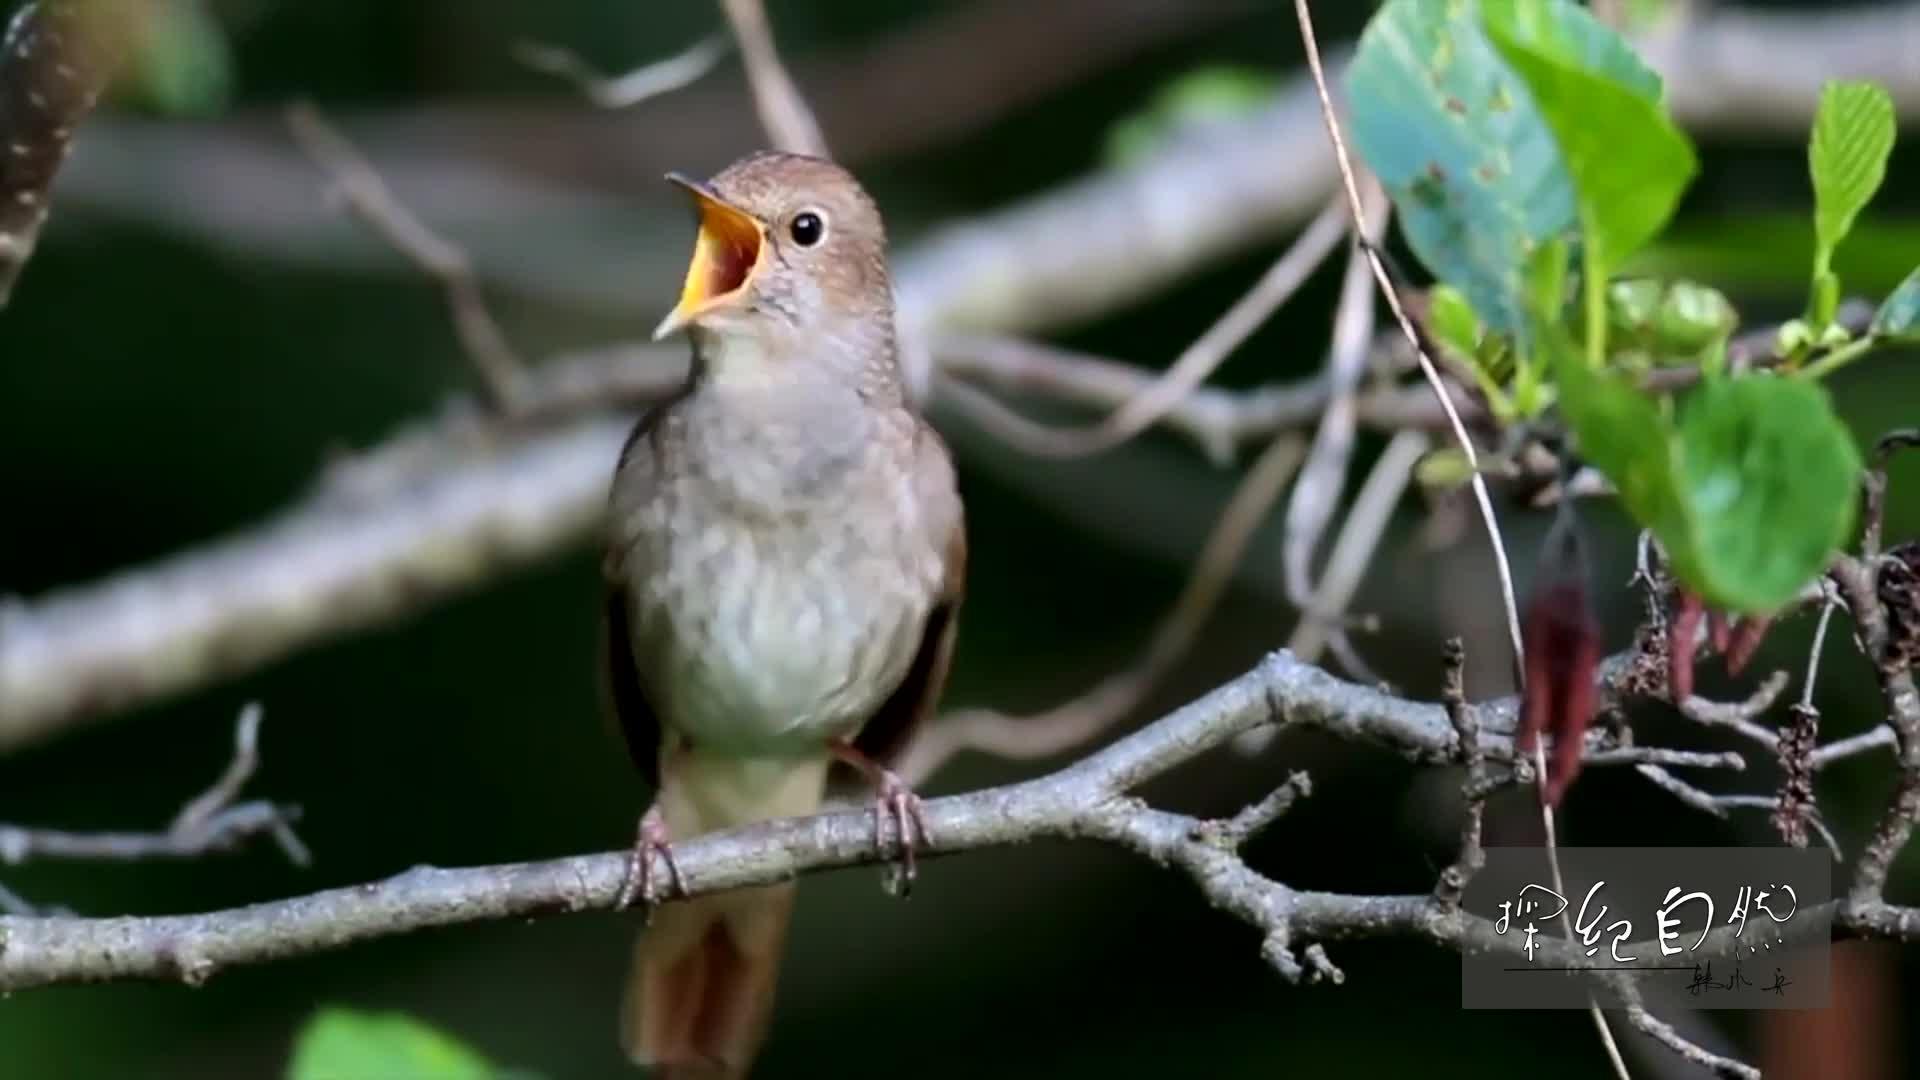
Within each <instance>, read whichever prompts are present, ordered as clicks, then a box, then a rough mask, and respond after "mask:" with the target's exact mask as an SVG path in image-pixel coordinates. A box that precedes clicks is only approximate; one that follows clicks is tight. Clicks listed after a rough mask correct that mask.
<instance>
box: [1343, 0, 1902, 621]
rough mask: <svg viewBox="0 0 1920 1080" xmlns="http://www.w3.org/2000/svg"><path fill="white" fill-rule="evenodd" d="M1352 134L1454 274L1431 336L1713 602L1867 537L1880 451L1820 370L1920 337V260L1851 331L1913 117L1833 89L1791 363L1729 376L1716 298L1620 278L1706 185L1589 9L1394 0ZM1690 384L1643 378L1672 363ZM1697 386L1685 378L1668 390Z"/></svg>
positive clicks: (1826, 98) (1651, 83)
mask: <svg viewBox="0 0 1920 1080" xmlns="http://www.w3.org/2000/svg"><path fill="white" fill-rule="evenodd" d="M1347 92H1348V100H1349V109H1350V113H1351V118H1352V126H1353V138H1354V142H1355V144H1356V145H1357V147H1358V149H1359V151H1360V153H1361V154H1362V156H1363V157H1364V158H1365V160H1366V162H1367V164H1368V166H1369V167H1370V168H1371V169H1372V170H1373V171H1374V173H1375V174H1376V175H1377V176H1378V177H1379V178H1380V180H1381V182H1382V184H1383V185H1384V186H1385V187H1386V189H1387V191H1388V193H1389V194H1390V195H1391V197H1392V198H1393V202H1394V206H1395V209H1396V211H1397V212H1398V214H1399V220H1400V223H1401V228H1402V231H1403V232H1404V233H1405V236H1406V239H1407V243H1408V245H1409V246H1410V247H1411V248H1412V250H1413V252H1414V254H1415V255H1416V256H1417V257H1418V258H1419V259H1420V260H1421V262H1422V263H1424V264H1425V265H1426V267H1427V268H1428V269H1429V270H1430V271H1431V272H1432V273H1433V274H1434V276H1435V277H1436V278H1437V279H1438V282H1437V283H1436V285H1435V288H1434V289H1433V292H1432V302H1431V304H1430V305H1429V316H1428V323H1429V330H1430V331H1431V335H1432V337H1433V339H1434V341H1435V342H1436V344H1437V345H1438V347H1439V348H1440V349H1441V351H1442V352H1443V353H1444V354H1445V355H1446V358H1447V359H1449V360H1450V361H1452V365H1453V367H1454V368H1455V369H1456V370H1461V371H1465V372H1469V373H1471V376H1472V378H1473V379H1474V381H1475V383H1476V384H1477V386H1478V388H1479V390H1480V392H1481V393H1482V394H1483V395H1484V396H1485V398H1486V400H1487V402H1488V406H1489V408H1490V410H1491V411H1492V413H1493V415H1494V417H1495V418H1496V419H1497V420H1499V421H1501V422H1503V423H1518V422H1527V423H1532V422H1535V421H1538V420H1540V419H1541V418H1542V417H1543V415H1544V414H1546V413H1547V412H1548V411H1549V410H1550V409H1557V412H1558V416H1559V419H1560V421H1561V422H1562V423H1563V424H1564V427H1565V429H1566V430H1567V432H1568V433H1569V434H1570V435H1571V436H1572V438H1573V440H1574V442H1575V444H1576V445H1577V448H1578V452H1579V455H1580V456H1581V457H1582V458H1583V459H1584V460H1586V461H1587V462H1588V463H1590V464H1592V465H1593V466H1594V467H1596V468H1598V469H1599V470H1600V471H1601V472H1602V473H1603V474H1604V475H1605V476H1606V477H1607V479H1608V480H1609V481H1610V482H1611V483H1612V485H1613V486H1614V488H1615V489H1616V490H1617V491H1618V492H1619V495H1620V499H1621V502H1622V504H1623V505H1624V506H1625V508H1626V509H1627V511H1628V512H1629V513H1630V514H1631V515H1632V516H1633V518H1634V519H1635V520H1636V521H1637V522H1639V523H1640V524H1641V525H1643V526H1645V527H1646V528H1648V529H1650V530H1652V531H1653V533H1654V535H1655V536H1656V537H1657V538H1658V539H1659V541H1660V543H1661V545H1662V547H1663V548H1664V550H1665V551H1666V553H1667V555H1668V558H1669V560H1670V562H1671V563H1672V565H1673V568H1674V571H1675V573H1676V574H1677V575H1678V577H1679V578H1680V580H1681V582H1682V584H1684V585H1685V586H1686V587H1687V588H1688V589H1689V590H1691V591H1693V592H1695V593H1697V594H1698V595H1699V596H1701V597H1702V598H1703V599H1704V600H1705V601H1706V602H1707V603H1708V604H1710V605H1712V606H1715V607H1719V608H1724V609H1727V610H1732V611H1743V612H1752V613H1760V614H1764V613H1768V612H1771V611H1773V610H1776V609H1778V608H1779V607H1781V606H1782V605H1784V604H1786V603H1787V602H1788V601H1790V600H1791V599H1792V598H1793V597H1794V596H1796V595H1797V594H1798V593H1799V591H1800V590H1801V588H1802V587H1803V586H1804V585H1805V584H1806V583H1807V582H1808V581H1810V580H1812V578H1814V577H1815V576H1816V575H1818V574H1820V573H1821V572H1822V571H1823V570H1824V569H1825V567H1826V565H1827V563H1828V561H1829V559H1830V558H1831V555H1832V553H1833V551H1834V550H1835V549H1836V548H1837V547H1839V546H1840V545H1841V544H1843V543H1844V542H1845V541H1846V539H1847V538H1848V536H1849V535H1850V534H1851V532H1852V530H1853V528H1854V524H1855V520H1856V517H1857V513H1858V500H1859V493H1858V489H1859V484H1858V475H1859V471H1860V467H1861V462H1860V454H1859V451H1858V449H1857V447H1856V446H1855V444H1854V441H1853V438H1852V435H1851V433H1850V432H1849V431H1848V430H1847V428H1846V427H1845V425H1844V424H1842V423H1841V421H1840V419H1839V418H1838V417H1837V416H1836V415H1835V414H1834V411H1833V407H1832V404H1831V402H1830V400H1829V398H1828V395H1827V393H1826V390H1825V388H1824V387H1823V386H1822V384H1821V382H1820V379H1821V378H1822V377H1824V376H1825V375H1827V374H1830V373H1831V372H1833V371H1835V370H1838V369H1839V368H1840V367H1842V366H1844V365H1845V364H1847V363H1850V362H1851V361H1852V360H1854V359H1857V358H1858V357H1859V356H1861V355H1864V354H1866V353H1867V352H1869V351H1871V350H1872V349H1874V348H1876V347H1879V346H1881V345H1884V344H1888V343H1890V342H1896V341H1910V340H1913V339H1915V338H1916V337H1920V270H1917V271H1916V272H1915V273H1914V275H1913V276H1910V277H1909V278H1907V280H1906V281H1905V283H1903V284H1902V285H1901V286H1900V287H1899V288H1898V289H1897V290H1895V292H1894V293H1893V295H1891V296H1889V297H1888V298H1887V300H1886V302H1885V303H1884V304H1883V305H1882V306H1881V308H1880V310H1879V313H1878V315H1877V317H1876V318H1875V319H1874V321H1873V323H1872V325H1871V327H1870V328H1869V329H1868V330H1867V332H1866V333H1865V334H1863V335H1861V336H1859V337H1854V336H1852V335H1851V334H1849V332H1848V331H1847V330H1846V328H1844V327H1842V326H1840V325H1838V324H1837V323H1836V322H1835V313H1836V311H1837V310H1838V305H1839V298H1840V295H1841V288H1842V286H1841V282H1840V280H1839V277H1838V276H1837V275H1836V274H1835V272H1834V270H1833V265H1832V258H1833V253H1834V251H1835V250H1836V249H1837V248H1838V246H1839V245H1840V243H1841V242H1842V241H1843V240H1844V239H1845V238H1846V235H1847V233H1848V231H1849V230H1850V229H1851V228H1852V226H1853V223H1854V221H1855V220H1856V219H1857V218H1858V216H1859V214H1860V211H1861V210H1862V209H1863V208H1864V207H1865V206H1866V205H1867V203H1868V202H1869V201H1870V200H1871V199H1872V198H1873V195H1874V194H1875V192H1876V191H1878V189H1879V187H1880V185H1881V183H1882V182H1883V180H1884V179H1885V174H1886V165H1887V159H1888V156H1889V154H1890V153H1891V151H1892V147H1893V140H1894V116H1893V106H1892V103H1891V101H1890V99H1889V98H1888V96H1887V94H1886V92H1885V91H1884V90H1881V89H1880V88H1879V87H1877V86H1873V85H1871V84H1866V83H1833V84H1830V85H1829V86H1827V87H1826V89H1825V92H1824V93H1823V94H1822V97H1821V101H1820V107H1819V110H1818V116H1817V119H1816V121H1815V123H1814V128H1813V132H1812V136H1811V139H1810V142H1809V150H1808V160H1809V169H1810V173H1811V177H1812V186H1813V192H1814V206H1815V212H1814V233H1815V237H1816V244H1815V257H1814V261H1813V266H1812V268H1811V285H1810V288H1809V301H1808V306H1807V311H1806V314H1805V316H1804V318H1802V319H1799V320H1796V321H1794V322H1793V323H1789V324H1788V325H1787V326H1786V327H1784V328H1783V330H1782V332H1781V334H1780V339H1779V342H1778V349H1777V355H1776V356H1775V357H1772V358H1771V360H1772V362H1770V363H1764V364H1760V365H1755V366H1753V367H1752V368H1751V369H1750V370H1740V371H1733V370H1729V365H1728V363H1727V349H1728V341H1729V339H1730V337H1731V335H1732V334H1733V332H1734V330H1735V329H1736V327H1737V325H1738V322H1739V319H1738V314H1737V312H1736V311H1735V310H1734V308H1733V306H1732V304H1730V303H1729V302H1728V301H1727V299H1726V297H1725V296H1724V295H1722V294H1721V293H1720V292H1718V291H1717V290H1715V289H1713V288H1711V287H1709V286H1706V285H1703V284H1700V283H1697V282H1690V281H1670V280H1660V279H1650V278H1640V279H1633V278H1623V277H1622V276H1621V273H1620V272H1621V268H1622V267H1623V266H1625V265H1627V262H1628V260H1629V259H1630V258H1631V257H1632V256H1633V255H1634V254H1635V253H1636V252H1638V251H1640V250H1641V249H1643V248H1644V247H1646V246H1647V245H1648V244H1649V243H1650V242H1652V241H1653V240H1654V239H1656V238H1657V237H1658V236H1659V235H1660V233H1661V232H1662V231H1663V230H1664V229H1665V228H1666V227H1667V225H1668V223H1669V221H1670V220H1671V219H1672V218H1673V215H1674V212H1675V211H1676V209H1677V208H1678V207H1679V205H1680V202H1681V200H1682V198H1683V197H1684V196H1685V194H1686V191H1687V188H1688V186H1689V185H1690V183H1691V181H1692V180H1693V177H1694V175H1695V173H1696V171H1697V167H1698V166H1697V158H1696V156H1695V153H1694V149H1693V146H1692V144H1691V142H1690V141H1689V140H1688V138H1687V136H1686V135H1685V133H1684V132H1682V131H1681V130H1680V128H1679V127H1678V125H1676V124H1675V123H1674V121H1673V118H1672V116H1671V115H1670V114H1669V112H1668V110H1667V107H1666V102H1665V98H1664V91H1663V88H1662V85H1661V80H1660V78H1659V76H1658V75H1657V74H1656V73H1655V72H1654V71H1653V70H1652V69H1651V68H1649V67H1648V66H1647V65H1646V63H1645V62H1644V61H1643V60H1641V58H1640V57H1639V56H1638V55H1637V54H1636V53H1635V52H1634V50H1633V48H1632V46H1631V45H1630V44H1629V43H1628V42H1627V41H1626V40H1625V39H1624V38H1622V37H1621V36H1620V35H1619V34H1617V33H1615V32H1614V31H1613V30H1611V29H1610V28H1608V27H1607V26H1605V25H1604V24H1602V23H1601V22H1599V21H1598V20H1597V19H1595V18H1594V17H1593V16H1592V14H1591V13H1589V12H1588V11H1587V10H1586V8H1584V7H1583V6H1581V5H1579V4H1577V3H1573V2H1572V0H1437V2H1436V0H1389V2H1388V3H1386V4H1384V5H1383V6H1382V7H1381V9H1380V10H1379V12H1378V13H1376V15H1375V16H1374V18H1373V19H1372V21H1371V22H1370V23H1369V25H1368V27H1367V29H1366V32H1365V33H1364V34H1363V35H1362V38H1361V42H1360V47H1359V50H1358V52H1357V53H1356V55H1355V57H1354V60H1353V63H1352V66H1351V67H1350V68H1349V71H1348V77H1347ZM1671 367H1684V368H1690V369H1693V371H1694V373H1695V374H1696V375H1697V378H1694V379H1691V380H1677V381H1682V382H1690V383H1691V387H1690V388H1689V389H1687V390H1685V391H1683V392H1677V393H1672V394H1667V393H1657V392H1653V391H1650V390H1648V389H1646V388H1645V386H1644V385H1643V384H1645V383H1646V382H1647V380H1646V379H1645V378H1644V376H1645V375H1646V373H1647V372H1649V371H1650V370H1651V369H1654V368H1671ZM1674 381H1676V380H1666V381H1665V384H1666V385H1671V384H1672V382H1674Z"/></svg>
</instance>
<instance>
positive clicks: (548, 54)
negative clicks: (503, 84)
mask: <svg viewBox="0 0 1920 1080" xmlns="http://www.w3.org/2000/svg"><path fill="white" fill-rule="evenodd" d="M732 48H733V41H732V39H730V38H728V37H727V36H726V35H725V34H709V35H708V36H706V37H704V38H702V39H700V40H699V41H697V42H694V43H693V44H692V45H691V46H689V47H688V48H687V49H686V50H685V51H683V52H679V53H675V54H674V55H672V56H669V57H667V58H666V59H664V60H655V61H654V62H652V63H650V64H643V65H641V66H640V67H637V68H634V69H633V70H632V71H628V72H625V73H623V74H620V75H605V74H602V73H601V72H600V71H598V70H597V69H595V68H594V67H593V65H591V64H589V63H587V62H586V61H585V60H582V59H581V58H580V57H579V55H578V54H576V53H574V52H573V51H572V50H571V49H562V48H560V47H558V46H554V45H541V44H538V43H536V42H531V41H523V42H519V43H518V44H516V45H515V46H514V49H513V55H514V56H515V57H516V58H517V59H518V60H519V61H520V62H521V63H523V64H525V65H527V66H528V67H530V68H532V69H533V70H535V71H539V72H544V73H545V74H548V75H554V76H558V77H559V78H562V79H565V80H567V81H568V82H570V83H572V84H573V85H574V86H575V87H577V88H579V90H580V93H581V94H583V95H584V96H585V97H586V99H587V100H588V101H591V102H593V103H594V104H595V105H598V106H599V107H601V108H603V109H625V108H631V107H632V106H634V105H638V104H640V103H641V102H643V101H646V100H648V99H650V98H656V97H659V96H660V95H662V94H671V93H673V92H674V91H675V90H678V89H680V88H682V87H685V86H691V85H692V84H693V83H695V82H697V81H698V80H699V79H700V78H701V77H702V76H704V75H705V74H706V73H707V72H709V71H712V70H713V68H714V65H716V64H718V63H719V62H720V60H721V58H722V57H724V56H726V55H727V53H728V52H730V51H731V50H732Z"/></svg>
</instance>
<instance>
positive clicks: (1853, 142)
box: [1807, 82, 1894, 326]
mask: <svg viewBox="0 0 1920 1080" xmlns="http://www.w3.org/2000/svg"><path fill="white" fill-rule="evenodd" d="M1893 134H1894V123H1893V99H1892V98H1890V97H1888V96H1887V92H1886V91H1885V90H1882V89H1880V88H1879V87H1878V86H1875V85H1874V84H1872V83H1864V82H1830V83H1828V84H1827V85H1826V86H1825V87H1824V88H1823V89H1822V90H1821V92H1820V109H1819V111H1818V112H1817V113H1815V114H1814V118H1813V138H1812V140H1811V141H1810V142H1809V143H1808V145H1807V166H1808V170H1809V171H1810V172H1811V173H1812V175H1813V203H1814V214H1813V232H1814V255H1813V268H1814V276H1815V278H1816V279H1817V278H1820V277H1823V276H1824V275H1826V274H1827V273H1828V271H1829V270H1830V269H1831V266H1832V260H1833V252H1834V250H1835V249H1836V248H1838V247H1839V246H1840V241H1841V240H1843V239H1845V238H1846V235H1847V233H1848V231H1850V230H1851V229H1852V228H1853V222H1854V219H1855V218H1856V217H1858V216H1859V214H1860V211H1861V210H1862V209H1864V208H1865V207H1866V205H1867V203H1868V202H1870V201H1872V199H1873V195H1874V192H1876V191H1879V190H1880V184H1881V181H1883V180H1885V179H1886V176H1887V157H1888V156H1889V155H1891V154H1892V153H1893ZM1831 317H1832V316H1831V313H1829V315H1828V318H1831ZM1825 321H1826V320H1824V319H1822V320H1816V325H1817V326H1818V325H1824V324H1825Z"/></svg>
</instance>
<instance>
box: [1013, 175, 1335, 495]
mask: <svg viewBox="0 0 1920 1080" xmlns="http://www.w3.org/2000/svg"><path fill="white" fill-rule="evenodd" d="M1345 226H1346V220H1345V214H1344V212H1343V210H1342V208H1341V206H1340V204H1339V203H1338V202H1334V203H1332V204H1330V205H1329V206H1328V207H1327V208H1326V209H1325V210H1323V211H1321V213H1320V216H1319V217H1317V218H1315V219H1314V220H1313V223H1312V224H1310V225H1308V226H1307V230H1306V232H1304V233H1301V234H1300V237H1299V239H1297V240H1295V241H1294V243H1293V246H1291V247H1289V248H1288V249H1287V250H1286V252H1285V253H1284V254H1282V255H1281V256H1280V258H1279V259H1278V260H1277V261H1275V262H1274V264H1273V265H1272V266H1271V267H1269V268H1268V270H1267V272H1266V273H1265V274H1262V275H1261V276H1260V280H1258V281H1256V282H1254V284H1253V287H1252V288H1251V289H1249V290H1247V292H1246V294H1245V295H1243V296H1241V297H1240V299H1239V300H1237V301H1235V302H1234V304H1233V306H1232V307H1230V308H1228V309H1227V310H1226V312H1225V313H1224V314H1222V315H1221V316H1220V317H1219V318H1218V319H1216V320H1215V321H1214V323H1213V325H1212V326H1209V327H1207V329H1206V332H1205V333H1203V334H1201V335H1200V336H1199V338H1197V339H1195V341H1194V342H1193V344H1191V345H1189V346H1187V348H1186V350H1185V351H1183V352H1182V353H1181V354H1180V356H1179V357H1178V358H1177V359H1175V360H1174V362H1173V363H1172V364H1171V365H1170V366H1169V367H1168V368H1167V370H1166V371H1165V372H1163V373H1162V374H1161V375H1160V376H1159V378H1158V379H1156V380H1155V381H1154V382H1152V383H1150V384H1148V385H1147V386H1145V387H1142V388H1141V389H1140V391H1139V392H1138V393H1137V394H1136V395H1135V396H1133V397H1130V398H1128V399H1126V400H1125V401H1124V402H1123V403H1121V405H1120V406H1119V407H1118V408H1116V409H1115V410H1114V411H1113V412H1112V413H1110V414H1108V415H1107V417H1106V418H1105V419H1103V420H1101V421H1099V422H1098V423H1096V424H1093V425H1091V426H1088V427H1084V428H1072V429H1053V428H1047V427H1043V426H1041V425H1037V424H1031V423H1028V424H1025V425H1021V426H1020V427H1019V429H1018V430H1009V429H1010V428H1012V427H1013V425H1009V424H1007V423H1004V422H1003V423H1002V424H1000V425H998V426H999V427H1000V429H1001V430H1002V432H1003V433H1005V434H1009V435H1011V436H1012V438H1010V439H1009V440H1008V441H1010V442H1013V443H1014V445H1016V446H1018V447H1019V448H1020V449H1022V450H1025V451H1026V452H1027V453H1030V454H1034V455H1037V456H1041V457H1056V458H1071V457H1085V456H1088V455H1091V454H1097V453H1101V452H1103V451H1106V450H1111V449H1113V448H1114V447H1116V446H1119V445H1120V444H1121V443H1124V442H1126V441H1127V440H1128V439H1131V438H1133V437H1134V436H1135V435H1138V434H1139V433H1140V432H1142V431H1145V430H1146V429H1147V428H1149V427H1151V426H1153V425H1154V424H1155V423H1157V422H1158V421H1159V420H1160V419H1161V418H1162V417H1165V416H1167V415H1168V414H1169V413H1171V412H1173V411H1175V410H1177V409H1179V408H1180V406H1181V405H1182V404H1183V403H1184V402H1185V401H1186V400H1187V399H1188V397H1189V396H1190V395H1192V394H1193V393H1194V391H1195V390H1197V389H1198V388H1199V387H1200V386H1201V384H1203V383H1205V382H1206V381H1207V378H1208V377H1209V376H1210V375H1212V374H1213V373H1214V371H1215V370H1217V369H1218V368H1219V367H1220V365H1221V364H1222V363H1224V362H1225V361H1226V359H1227V357H1229V356H1231V355H1232V354H1233V351H1234V350H1235V349H1237V348H1239V347H1240V345H1241V343H1243V342H1244V341H1246V339H1247V338H1249V337H1251V336H1252V335H1253V332H1254V331H1256V330H1258V329H1259V328H1260V326H1261V324H1263V323H1265V322H1266V321H1267V319H1268V318H1270V317H1271V316H1272V315H1273V312H1274V311H1275V310H1276V309H1278V308H1279V307H1280V306H1281V305H1282V304H1285V303H1286V302H1287V300H1288V299H1289V298H1291V297H1292V296H1293V294H1294V293H1295V292H1298V291H1299V289H1300V286H1301V285H1302V284H1304V283H1305V282H1306V280H1307V279H1308V278H1309V277H1311V276H1312V275H1313V272H1314V271H1315V270H1316V269H1318V268H1319V266H1320V264H1321V262H1323V261H1325V259H1326V257H1327V255H1328V254H1329V253H1331V252H1332V250H1333V248H1334V245H1335V244H1337V243H1338V242H1339V240H1340V236H1341V234H1342V232H1343V231H1344V229H1345ZM1363 329H1364V328H1363ZM1363 344H1364V341H1363ZM1361 358H1362V359H1363V360H1364V359H1365V357H1364V353H1363V354H1362V357H1361Z"/></svg>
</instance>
